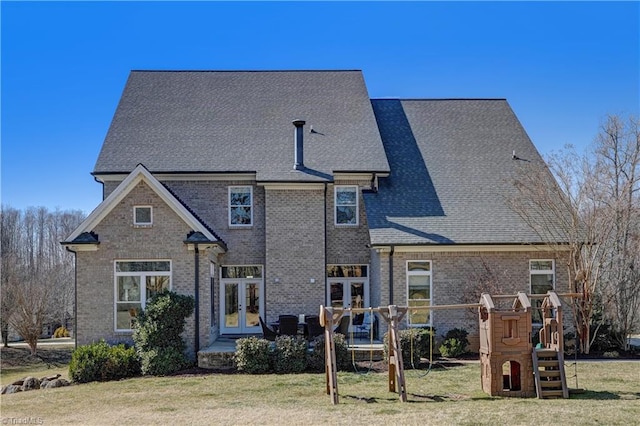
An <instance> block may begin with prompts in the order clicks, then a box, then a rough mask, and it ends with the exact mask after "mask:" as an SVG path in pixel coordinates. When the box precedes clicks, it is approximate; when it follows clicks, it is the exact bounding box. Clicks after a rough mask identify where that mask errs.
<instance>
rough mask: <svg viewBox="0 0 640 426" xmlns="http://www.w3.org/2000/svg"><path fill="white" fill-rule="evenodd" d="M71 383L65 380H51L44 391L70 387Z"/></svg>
mask: <svg viewBox="0 0 640 426" xmlns="http://www.w3.org/2000/svg"><path fill="white" fill-rule="evenodd" d="M69 384H70V383H69V382H68V381H67V380H65V379H54V380H50V381H48V382H47V383H46V385H44V386H43V387H42V388H43V389H53V388H61V387H64V386H69Z"/></svg>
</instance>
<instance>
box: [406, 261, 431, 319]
mask: <svg viewBox="0 0 640 426" xmlns="http://www.w3.org/2000/svg"><path fill="white" fill-rule="evenodd" d="M407 305H408V306H410V307H411V306H430V305H431V262H430V261H408V262H407ZM430 312H431V311H428V310H424V311H411V312H409V317H408V319H409V323H410V324H411V325H412V326H425V325H431V313H430Z"/></svg>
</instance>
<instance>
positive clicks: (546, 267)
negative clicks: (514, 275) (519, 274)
mask: <svg viewBox="0 0 640 426" xmlns="http://www.w3.org/2000/svg"><path fill="white" fill-rule="evenodd" d="M529 277H530V283H531V293H532V294H546V293H547V291H549V290H553V289H554V288H555V284H556V273H555V263H554V261H553V260H530V261H529ZM532 302H533V303H532V304H533V306H532V307H533V316H532V321H533V322H534V323H535V324H540V322H541V321H542V315H541V312H540V306H541V305H542V299H534V300H533V301H532Z"/></svg>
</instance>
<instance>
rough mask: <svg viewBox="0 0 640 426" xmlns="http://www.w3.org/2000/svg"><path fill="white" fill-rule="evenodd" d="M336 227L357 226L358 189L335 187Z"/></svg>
mask: <svg viewBox="0 0 640 426" xmlns="http://www.w3.org/2000/svg"><path fill="white" fill-rule="evenodd" d="M335 206H336V211H335V222H336V225H357V224H358V187H357V186H336V187H335Z"/></svg>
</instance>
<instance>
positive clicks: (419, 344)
mask: <svg viewBox="0 0 640 426" xmlns="http://www.w3.org/2000/svg"><path fill="white" fill-rule="evenodd" d="M435 333H436V330H435V328H432V327H424V328H409V329H406V330H400V331H398V338H399V339H400V350H401V351H402V362H403V364H404V365H405V366H409V365H414V366H417V365H418V364H420V358H429V356H430V354H431V351H432V347H431V344H432V340H431V339H432V338H433V339H435ZM383 346H384V359H385V360H388V359H389V333H388V332H387V333H385V334H384V337H383ZM412 355H413V360H412V359H411V356H412Z"/></svg>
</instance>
